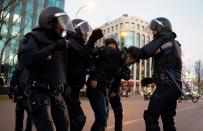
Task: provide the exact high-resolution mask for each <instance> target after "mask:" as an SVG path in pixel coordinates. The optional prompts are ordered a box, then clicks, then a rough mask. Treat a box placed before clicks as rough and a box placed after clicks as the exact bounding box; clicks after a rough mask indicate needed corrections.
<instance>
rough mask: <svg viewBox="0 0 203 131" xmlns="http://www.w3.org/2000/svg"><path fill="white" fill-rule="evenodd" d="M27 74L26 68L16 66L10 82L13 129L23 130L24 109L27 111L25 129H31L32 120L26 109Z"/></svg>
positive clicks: (16, 130) (27, 130)
mask: <svg viewBox="0 0 203 131" xmlns="http://www.w3.org/2000/svg"><path fill="white" fill-rule="evenodd" d="M28 76H29V72H28V71H27V69H25V68H23V67H22V66H17V67H16V69H15V70H14V72H13V76H12V78H11V82H10V93H11V94H10V95H13V97H14V98H13V99H14V102H15V103H16V110H15V114H16V121H15V122H16V123H15V131H23V120H24V111H27V114H28V116H27V121H26V128H25V131H31V130H32V125H33V122H32V119H31V115H30V112H28V110H27V106H28V105H27V99H28V96H29V95H30V89H29V86H28Z"/></svg>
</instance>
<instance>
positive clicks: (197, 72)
mask: <svg viewBox="0 0 203 131" xmlns="http://www.w3.org/2000/svg"><path fill="white" fill-rule="evenodd" d="M194 68H195V75H196V77H197V79H196V80H195V81H194V84H195V85H197V86H198V88H199V92H202V89H203V81H202V80H201V69H202V68H203V65H202V61H201V60H198V61H196V62H195V65H194Z"/></svg>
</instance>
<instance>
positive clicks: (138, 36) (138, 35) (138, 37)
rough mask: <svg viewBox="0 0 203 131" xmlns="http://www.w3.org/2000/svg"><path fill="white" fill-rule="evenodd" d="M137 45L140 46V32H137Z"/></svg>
mask: <svg viewBox="0 0 203 131" xmlns="http://www.w3.org/2000/svg"><path fill="white" fill-rule="evenodd" d="M135 46H136V47H140V34H139V33H137V34H136V43H135Z"/></svg>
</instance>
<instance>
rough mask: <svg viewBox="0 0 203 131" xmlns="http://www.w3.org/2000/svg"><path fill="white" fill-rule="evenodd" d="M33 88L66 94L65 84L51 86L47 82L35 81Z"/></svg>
mask: <svg viewBox="0 0 203 131" xmlns="http://www.w3.org/2000/svg"><path fill="white" fill-rule="evenodd" d="M32 88H36V89H43V90H47V91H51V92H64V84H49V83H47V82H43V81H39V80H34V81H33V82H32Z"/></svg>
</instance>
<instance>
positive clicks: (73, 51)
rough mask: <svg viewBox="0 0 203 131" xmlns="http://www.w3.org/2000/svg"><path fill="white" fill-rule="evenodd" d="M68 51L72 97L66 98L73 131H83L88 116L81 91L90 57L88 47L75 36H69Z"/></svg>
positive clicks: (68, 76)
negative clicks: (81, 99)
mask: <svg viewBox="0 0 203 131" xmlns="http://www.w3.org/2000/svg"><path fill="white" fill-rule="evenodd" d="M69 41H70V44H69V46H68V49H67V53H68V55H67V62H68V65H67V82H68V86H70V88H71V93H70V96H68V97H65V100H66V102H67V105H68V111H69V114H70V120H71V130H72V131H81V130H82V128H83V126H84V125H85V122H86V116H85V114H84V112H83V110H82V108H81V105H80V104H81V103H80V99H79V94H80V90H81V89H82V88H83V87H84V84H85V82H86V74H87V69H88V67H89V65H90V55H89V49H88V47H87V45H85V44H84V41H83V40H80V39H79V38H77V37H76V36H75V35H72V36H69Z"/></svg>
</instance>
